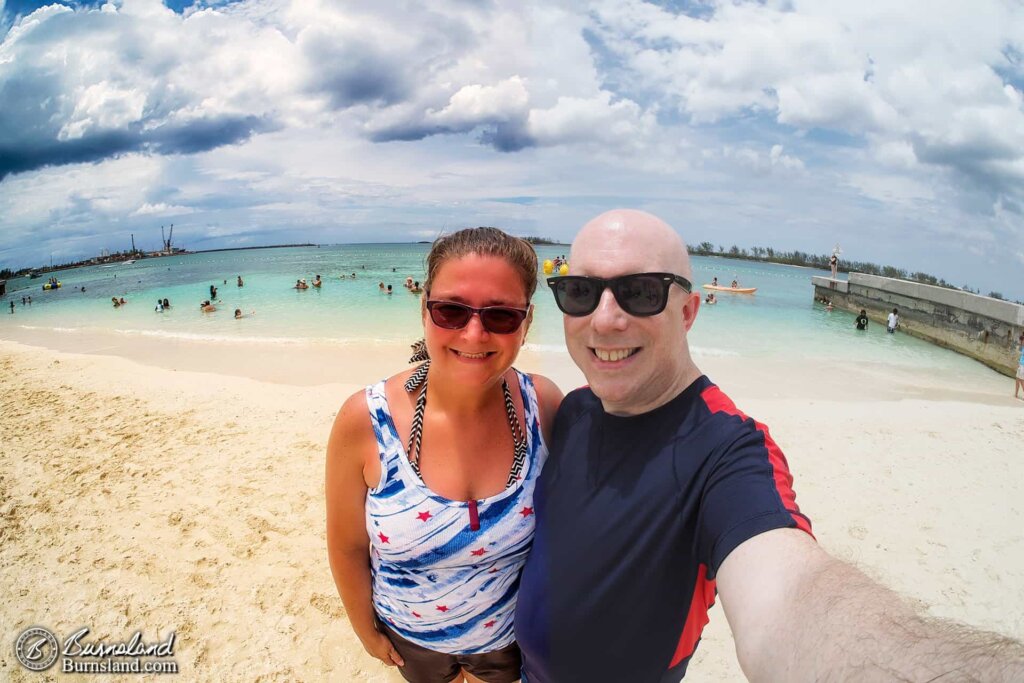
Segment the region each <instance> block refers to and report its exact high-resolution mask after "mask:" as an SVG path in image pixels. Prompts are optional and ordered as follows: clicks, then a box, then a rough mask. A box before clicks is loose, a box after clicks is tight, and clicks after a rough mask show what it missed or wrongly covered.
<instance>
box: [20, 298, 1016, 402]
mask: <svg viewBox="0 0 1024 683" xmlns="http://www.w3.org/2000/svg"><path fill="white" fill-rule="evenodd" d="M12 312H13V311H12ZM1022 390H1024V342H1022V343H1021V349H1020V358H1019V359H1017V380H1016V382H1014V385H1013V397H1014V398H1022V397H1021V396H1019V395H1018V394H1019V393H1020V392H1021V391H1022Z"/></svg>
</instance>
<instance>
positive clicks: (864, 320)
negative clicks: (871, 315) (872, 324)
mask: <svg viewBox="0 0 1024 683" xmlns="http://www.w3.org/2000/svg"><path fill="white" fill-rule="evenodd" d="M856 322H857V329H858V330H866V329H868V312H867V310H865V309H863V308H862V309H860V315H858V316H857V321H856Z"/></svg>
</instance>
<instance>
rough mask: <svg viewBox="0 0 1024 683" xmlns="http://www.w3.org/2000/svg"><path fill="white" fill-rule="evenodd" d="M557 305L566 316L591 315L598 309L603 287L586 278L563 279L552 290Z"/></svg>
mask: <svg viewBox="0 0 1024 683" xmlns="http://www.w3.org/2000/svg"><path fill="white" fill-rule="evenodd" d="M552 289H553V291H554V293H555V303H557V304H558V307H559V308H560V309H562V312H563V313H565V314H566V315H577V316H579V315H590V314H591V313H593V312H594V309H595V308H597V302H598V301H599V300H600V298H601V291H602V289H603V287H602V286H601V284H600V283H599V282H593V281H591V280H590V279H588V278H585V277H563V278H559V279H558V282H556V283H555V284H554V287H553V288H552Z"/></svg>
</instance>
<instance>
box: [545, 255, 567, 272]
mask: <svg viewBox="0 0 1024 683" xmlns="http://www.w3.org/2000/svg"><path fill="white" fill-rule="evenodd" d="M543 269H544V274H545V275H552V274H554V272H555V262H554V261H552V260H551V259H544V264H543ZM558 274H559V275H568V274H569V264H568V263H565V262H564V261H563V262H562V263H561V264H560V265H559V266H558Z"/></svg>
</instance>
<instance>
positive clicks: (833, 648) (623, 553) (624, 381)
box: [352, 210, 1024, 683]
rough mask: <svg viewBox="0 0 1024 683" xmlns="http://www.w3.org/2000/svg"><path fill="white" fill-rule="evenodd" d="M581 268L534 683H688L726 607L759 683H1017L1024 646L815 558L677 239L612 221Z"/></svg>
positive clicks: (543, 511) (546, 496) (527, 575)
mask: <svg viewBox="0 0 1024 683" xmlns="http://www.w3.org/2000/svg"><path fill="white" fill-rule="evenodd" d="M570 256H571V259H572V264H573V275H571V276H568V277H562V278H550V279H549V280H548V285H549V286H550V288H551V291H552V294H553V295H554V297H555V302H556V304H557V305H558V307H559V309H561V311H562V313H563V314H564V316H563V326H564V331H565V341H566V346H567V347H568V350H569V355H570V356H571V357H572V359H573V361H574V362H575V363H576V365H577V366H578V367H579V368H580V370H582V372H583V375H584V377H585V378H586V383H587V386H586V387H584V388H582V389H577V390H576V391H573V392H572V393H570V394H569V395H568V396H566V397H565V400H564V401H563V402H562V405H561V407H560V408H559V410H558V415H557V419H556V424H555V427H554V434H555V436H554V438H553V439H552V440H551V441H550V448H551V452H550V454H549V456H548V459H547V462H546V464H545V465H544V470H543V472H542V473H541V476H540V480H539V481H538V483H537V489H536V494H535V499H536V507H535V508H534V512H535V514H536V517H537V520H536V525H537V526H536V534H535V538H534V543H533V547H532V549H531V551H530V554H529V556H528V558H527V561H526V565H525V567H524V569H523V574H522V578H521V580H520V584H519V599H518V601H517V603H516V604H517V607H516V621H515V632H516V637H517V638H518V641H519V646H520V648H521V650H522V654H523V680H528V681H529V683H563V682H567V681H568V682H574V681H599V682H602V683H604V682H612V681H615V682H618V681H630V682H631V683H632V682H634V681H636V682H640V683H646V682H652V683H653V682H660V681H679V680H680V679H681V678H682V677H683V675H684V674H685V673H686V669H687V665H688V664H689V663H690V660H691V657H692V655H693V653H694V651H695V649H696V647H697V645H698V643H699V642H700V637H701V632H702V630H703V627H704V625H705V623H706V622H707V619H708V610H709V609H710V607H711V606H712V605H713V604H714V603H715V602H716V601H717V600H721V603H722V607H723V608H724V613H725V616H726V618H727V619H728V621H729V627H730V630H731V632H732V637H733V638H734V640H735V651H736V655H737V657H738V659H739V664H740V667H741V668H742V669H743V672H744V674H745V675H746V676H747V678H749V679H750V680H758V681H791V680H808V681H814V680H835V681H854V680H858V681H859V680H869V679H870V680H875V679H877V680H935V679H936V678H942V677H944V673H943V672H955V673H954V674H953V677H954V678H957V679H964V680H986V681H987V680H999V681H1018V680H1024V644H1022V643H1019V642H1016V641H1013V640H1011V639H1009V638H1006V637H1003V636H1000V635H997V634H991V633H983V632H978V631H973V630H971V629H970V628H969V627H967V626H963V625H960V624H951V623H949V622H945V621H940V620H937V619H934V618H932V617H927V618H925V617H924V616H923V615H920V614H918V613H917V612H916V611H915V609H914V608H913V607H912V606H911V605H910V604H909V603H908V602H907V601H904V600H902V599H900V597H899V596H897V595H896V594H894V593H893V592H891V591H889V590H888V589H886V588H884V587H882V586H880V585H879V584H877V583H875V582H874V581H872V580H871V579H870V578H868V577H867V576H865V575H864V574H863V573H861V572H860V571H859V570H857V569H856V568H854V567H853V566H851V565H848V564H846V563H844V562H842V561H840V560H837V559H834V558H833V557H832V556H830V555H829V554H828V553H827V552H825V551H824V550H822V549H821V547H820V546H819V545H818V544H817V542H816V541H815V539H814V537H813V536H812V535H811V523H810V521H809V520H808V517H807V515H806V514H805V513H804V512H802V511H801V510H800V508H799V506H798V505H797V503H796V495H795V493H794V491H793V487H792V481H793V479H792V476H791V475H790V472H789V468H788V465H787V463H786V459H785V457H784V456H783V454H782V451H781V450H780V448H779V447H778V445H776V444H775V442H774V441H773V440H772V437H771V436H770V434H769V432H768V429H767V428H766V427H765V426H764V425H763V424H761V423H759V422H756V421H755V420H753V419H751V418H749V417H747V416H746V415H745V414H744V413H743V412H742V411H741V410H740V409H739V408H737V406H736V405H735V404H734V403H733V402H732V400H731V399H730V398H729V397H728V396H727V395H726V394H725V393H724V392H723V391H722V390H721V389H720V388H719V387H717V386H716V385H715V384H714V383H713V382H712V381H711V380H710V379H709V378H708V377H707V376H705V375H704V374H703V373H702V372H701V370H700V369H699V368H698V367H697V366H696V364H695V363H694V361H693V358H692V356H691V352H690V348H689V343H688V336H689V332H690V330H691V328H692V326H693V324H694V322H695V320H696V318H697V313H698V309H699V307H700V295H699V294H698V293H694V292H692V290H691V285H690V282H691V280H692V278H693V276H692V271H691V267H690V259H689V256H688V255H687V250H686V245H685V244H684V243H683V241H682V240H681V239H680V237H679V235H678V233H676V232H675V231H674V230H673V229H672V228H671V227H669V226H668V225H666V224H665V223H664V222H663V221H661V220H660V219H658V218H657V217H655V216H652V215H650V214H647V213H644V212H640V211H630V210H616V211H611V212H608V213H605V214H602V215H601V216H598V217H597V218H595V219H594V220H592V221H591V222H589V223H588V224H587V225H585V226H584V227H583V229H582V230H581V231H580V233H579V234H578V235H577V236H576V238H575V240H574V241H573V246H572V253H571V254H570ZM640 264H642V265H640ZM352 523H353V524H355V523H356V522H355V521H353V522H352ZM954 578H955V577H953V578H951V579H950V581H951V582H952V581H953V580H954Z"/></svg>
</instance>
